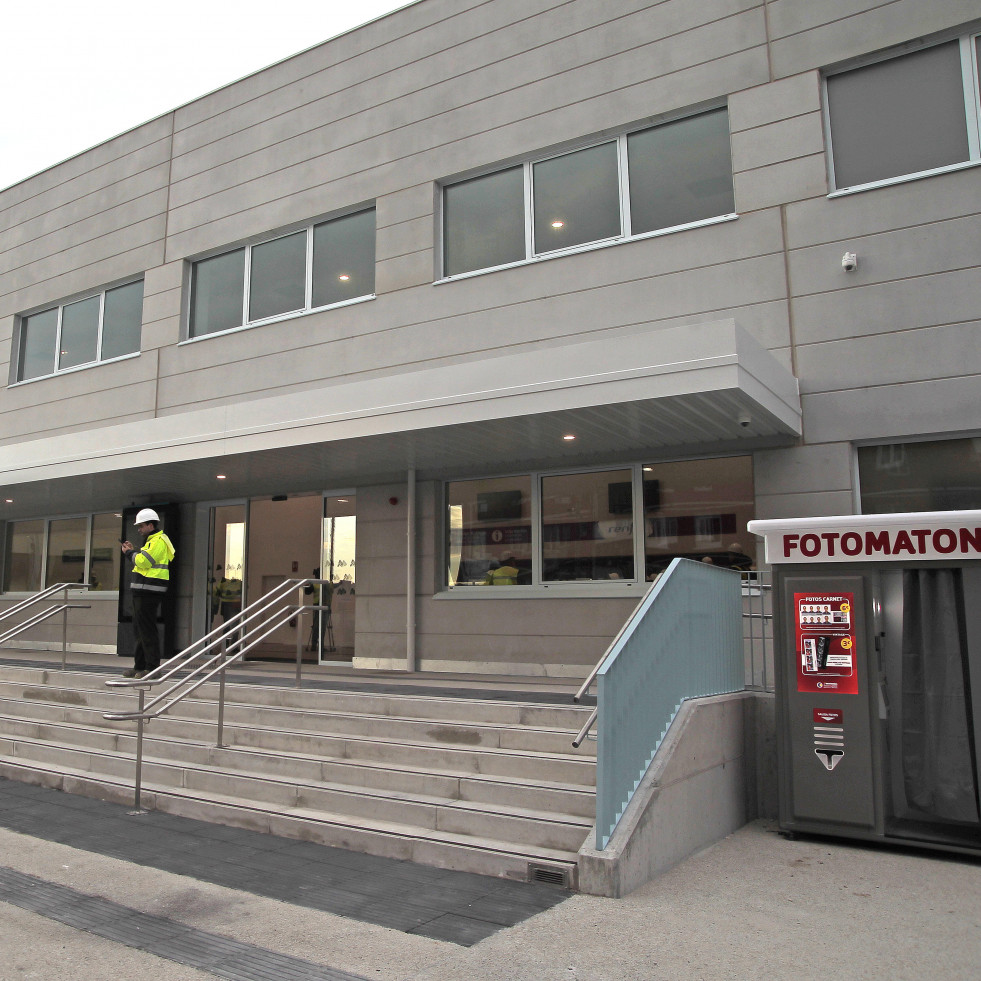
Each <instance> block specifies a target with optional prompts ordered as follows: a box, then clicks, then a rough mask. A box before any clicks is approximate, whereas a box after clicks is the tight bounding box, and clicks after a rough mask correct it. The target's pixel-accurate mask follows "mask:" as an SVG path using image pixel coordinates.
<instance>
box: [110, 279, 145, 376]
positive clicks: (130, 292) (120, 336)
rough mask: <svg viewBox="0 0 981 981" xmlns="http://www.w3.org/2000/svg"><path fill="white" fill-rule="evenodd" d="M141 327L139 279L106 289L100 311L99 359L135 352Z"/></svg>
mask: <svg viewBox="0 0 981 981" xmlns="http://www.w3.org/2000/svg"><path fill="white" fill-rule="evenodd" d="M142 326H143V281H142V280H140V282H138V283H128V284H127V285H126V286H120V287H119V288H118V289H114V290H107V291H106V304H105V309H104V311H103V314H102V360H103V361H107V360H109V359H110V358H120V357H122V356H123V355H124V354H135V353H136V352H137V351H139V349H140V332H141V329H142Z"/></svg>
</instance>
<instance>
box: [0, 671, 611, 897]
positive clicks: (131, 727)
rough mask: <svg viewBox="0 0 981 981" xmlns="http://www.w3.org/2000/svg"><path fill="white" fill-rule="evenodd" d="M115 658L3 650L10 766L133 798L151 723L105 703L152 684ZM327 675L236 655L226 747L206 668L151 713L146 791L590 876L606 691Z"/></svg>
mask: <svg viewBox="0 0 981 981" xmlns="http://www.w3.org/2000/svg"><path fill="white" fill-rule="evenodd" d="M111 676H112V675H109V674H107V673H106V672H105V671H104V670H102V671H95V670H81V669H79V670H71V669H70V670H67V671H58V670H50V669H48V668H46V667H42V666H30V665H27V664H25V665H9V664H8V665H0V776H4V777H9V778H12V779H16V780H22V781H26V782H29V783H40V784H44V785H46V786H52V787H57V788H59V789H62V790H65V791H67V792H70V793H77V794H83V795H85V796H89V797H98V798H100V799H103V800H113V801H117V802H119V803H123V804H133V803H134V790H133V779H134V770H135V763H134V761H135V755H136V724H135V723H134V722H119V721H115V722H114V721H107V720H106V719H104V718H103V713H105V712H119V711H127V710H131V709H133V708H135V705H136V698H137V695H136V692H135V690H133V689H115V690H113V689H109V688H106V687H105V681H106V680H107V679H108V678H109V677H111ZM326 684H327V682H319V683H318V687H307V688H303V689H295V688H292V687H289V685H290V681H289V680H288V679H287V678H285V677H284V678H282V679H280V680H279V681H276V680H275V679H269V678H268V677H267V678H264V679H262V681H261V683H259V682H257V680H256V678H255V677H254V676H249V675H248V674H246V673H244V672H243V673H238V674H236V673H230V675H229V678H228V682H227V683H226V703H225V714H224V737H223V742H224V745H223V746H222V747H217V746H216V745H215V742H216V737H217V697H218V686H217V684H214V685H205V686H203V687H202V688H201V689H199V690H198V691H197V692H195V693H194V695H192V696H189V697H188V698H186V699H185V700H184V701H183V702H181V703H180V705H178V706H177V707H176V708H175V709H174V710H172V713H168V714H167V715H164V716H162V717H160V718H159V719H154V720H153V721H152V722H151V723H149V724H148V725H147V727H146V730H145V735H144V744H143V761H144V762H143V792H142V803H143V806H144V807H145V808H155V809H158V810H161V811H167V812H170V813H173V814H179V815H181V816H184V817H191V818H197V819H200V820H204V821H212V822H215V823H218V824H227V825H234V826H237V827H246V828H251V829H254V830H257V831H262V832H267V833H270V834H276V835H281V836H284V837H290V838H300V839H304V840H310V841H316V842H319V843H322V844H326V845H332V846H336V847H339V848H346V849H350V850H353V851H359V852H367V853H370V854H375V855H384V856H388V857H393V858H399V859H405V860H408V861H413V862H419V863H423V864H428V865H434V866H438V867H442V868H452V869H459V870H464V871H471V872H478V873H483V874H489V875H496V876H505V877H508V878H514V879H521V880H525V879H531V880H537V881H544V882H554V883H557V884H564V885H567V886H569V887H571V888H576V883H577V877H576V867H577V866H576V863H577V854H578V850H579V847H580V846H581V845H582V843H583V841H584V839H585V838H586V836H587V834H588V832H589V830H590V829H591V827H592V825H593V821H594V812H595V749H594V747H595V744H593V743H590V742H587V743H585V744H584V745H583V746H582V747H580V748H579V749H578V750H574V749H573V748H572V740H573V738H574V737H575V734H576V732H577V731H578V730H579V728H580V727H581V726H582V724H583V722H584V721H585V720H586V718H587V717H588V715H589V712H590V709H589V708H588V707H581V706H575V705H572V704H571V700H570V701H569V703H568V704H565V703H564V702H565V701H566V700H565V699H561V701H559V702H557V703H555V704H550V703H545V702H541V701H531V700H522V698H521V696H520V694H514V695H513V696H512V695H511V694H505V697H502V693H500V692H498V693H495V695H494V697H493V698H492V699H488V698H486V697H484V698H482V697H480V695H481V693H480V691H479V690H476V689H475V690H473V691H472V692H469V693H464V694H461V693H460V692H459V691H458V690H455V691H453V692H452V694H451V693H448V692H447V693H445V694H432V693H431V689H427V693H420V692H419V691H414V690H413V689H412V688H411V687H409V686H406V687H405V688H404V689H400V690H399V692H398V693H395V694H393V693H392V692H391V689H392V685H391V684H388V685H386V686H378V687H379V688H381V687H385V689H386V690H385V691H380V690H351V689H344V688H341V687H339V686H335V687H333V688H327V687H326ZM280 686H281V687H280ZM363 687H366V688H370V686H368V685H365V686H363Z"/></svg>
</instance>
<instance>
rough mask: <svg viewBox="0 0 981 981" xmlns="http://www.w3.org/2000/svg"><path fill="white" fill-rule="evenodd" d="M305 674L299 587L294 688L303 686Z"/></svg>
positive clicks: (301, 605)
mask: <svg viewBox="0 0 981 981" xmlns="http://www.w3.org/2000/svg"><path fill="white" fill-rule="evenodd" d="M302 673H303V587H302V586H298V587H297V590H296V681H295V682H294V683H293V687H294V688H300V687H301V686H302V681H301V676H302Z"/></svg>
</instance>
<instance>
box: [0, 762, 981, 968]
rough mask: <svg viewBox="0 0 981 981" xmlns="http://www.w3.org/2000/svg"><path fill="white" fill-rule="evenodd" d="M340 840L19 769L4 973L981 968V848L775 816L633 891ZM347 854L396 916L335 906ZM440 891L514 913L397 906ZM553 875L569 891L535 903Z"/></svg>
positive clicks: (0, 785) (2, 805)
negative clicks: (97, 792) (804, 824)
mask: <svg viewBox="0 0 981 981" xmlns="http://www.w3.org/2000/svg"><path fill="white" fill-rule="evenodd" d="M124 832H125V833H124ZM239 835H241V836H242V838H241V839H240V840H239V842H238V844H239V846H240V847H244V849H245V851H244V852H240V853H239V862H236V861H235V860H234V857H233V855H234V851H235V844H234V843H235V840H236V838H237V836H239ZM257 838H261V839H264V840H262V841H258V840H257ZM114 840H117V841H118V842H119V844H118V846H117V845H114V844H112V842H113V841H114ZM185 841H186V842H187V843H189V844H190V846H191V848H190V850H189V852H188V853H187V856H188V857H187V858H186V859H184V860H183V862H182V863H177V864H170V865H169V867H168V855H169V854H170V853H171V851H172V850H173V849H175V848H179V847H180V846H181V844H182V843H184V842H185ZM209 843H210V844H209ZM263 846H265V847H263ZM335 851H336V850H333V849H322V848H321V846H313V847H311V846H310V845H309V844H305V843H302V842H289V841H284V840H279V839H272V838H269V837H268V836H253V835H251V834H250V833H249V832H236V831H235V830H234V829H228V828H219V827H210V828H209V827H207V826H205V827H201V826H199V825H198V822H194V821H187V822H185V821H183V820H182V819H175V818H172V817H170V816H168V815H163V814H158V815H154V814H148V815H143V816H141V817H136V816H131V815H128V814H126V813H125V809H124V808H121V807H119V806H117V805H109V804H102V803H101V802H99V801H92V800H88V799H86V798H74V797H70V796H69V795H65V794H61V793H59V792H57V791H48V790H45V789H43V788H37V787H31V786H28V785H25V784H17V783H14V782H11V781H0V867H2V870H0V924H2V929H0V981H15V979H16V981H26V979H28V978H44V979H45V981H69V979H70V981H115V979H116V978H119V979H123V978H126V979H131V978H133V977H134V976H139V975H140V974H144V975H147V976H152V977H153V978H154V981H208V979H209V978H215V977H219V978H228V979H230V981H259V979H260V978H262V979H276V981H292V979H294V978H295V979H297V981H315V979H316V981H364V979H377V981H735V979H738V981H744V979H752V978H757V977H767V978H772V979H774V981H789V979H792V981H810V979H815V981H816V979H821V981H823V979H825V978H828V977H833V978H835V979H836V981H859V979H879V978H888V979H890V981H922V979H923V978H925V977H930V978H935V979H937V981H976V979H977V977H978V964H979V962H981V865H979V863H978V862H977V861H976V860H973V859H970V858H965V857H963V856H946V855H943V854H939V853H930V852H921V851H912V850H903V849H896V848H885V847H870V846H864V845H860V844H853V843H849V842H843V841H831V840H822V839H806V838H801V839H798V840H796V841H788V840H786V839H784V838H783V837H781V836H780V835H778V834H777V833H776V830H775V828H774V827H773V825H772V824H769V823H767V822H755V823H753V824H750V825H747V826H746V827H745V828H743V829H741V830H740V831H739V832H737V833H736V834H734V835H731V836H730V837H729V838H727V839H725V840H724V841H721V842H719V843H718V844H716V845H713V846H712V847H711V848H709V849H706V850H705V851H704V852H702V853H700V854H698V855H696V856H694V857H692V858H690V859H688V860H687V861H686V862H684V863H682V864H681V865H679V866H677V867H676V868H674V869H672V870H671V871H669V872H667V873H666V874H664V875H662V876H660V877H659V878H657V879H656V880H654V881H653V882H651V883H648V884H647V885H646V886H643V887H642V888H641V889H639V890H637V891H636V892H635V893H633V894H632V895H630V896H627V897H626V898H624V899H620V900H611V899H600V898H597V897H593V896H583V895H570V894H568V893H561V892H547V893H546V892H545V890H549V889H550V887H546V886H541V885H535V886H530V887H529V889H521V888H516V887H520V886H522V884H521V883H507V882H500V881H498V880H493V879H492V880H490V882H489V886H488V887H489V888H490V889H491V890H495V889H497V890H499V891H497V892H494V891H492V892H485V893H483V894H481V895H475V894H473V893H468V892H467V890H466V888H463V889H455V887H454V884H453V883H454V881H455V882H457V883H458V882H460V881H462V880H460V879H458V878H457V875H456V874H452V873H450V874H447V877H446V878H443V877H442V875H441V873H440V872H439V870H435V869H423V870H421V871H420V872H417V871H416V870H415V869H414V868H410V867H409V865H408V863H401V862H394V863H393V864H392V865H390V866H388V868H387V869H385V870H382V869H381V868H380V867H373V868H368V867H363V868H362V867H360V866H359V864H358V863H360V862H362V861H364V860H365V859H366V857H365V856H358V855H355V854H346V853H345V854H340V855H338V854H334V852H335ZM325 853H327V854H325ZM246 854H247V855H248V859H247V860H245V859H244V856H245V855H246ZM367 861H368V866H373V865H374V863H376V862H378V861H379V860H377V859H368V860H367ZM250 863H251V864H250ZM343 863H349V864H347V865H345V864H343ZM236 864H238V865H239V873H238V878H237V879H236V878H235V877H232V876H230V875H229V877H228V878H227V879H226V880H225V884H219V881H218V876H217V871H216V870H219V869H221V868H223V867H227V868H228V869H231V868H233V867H234V866H235V865H236ZM332 868H334V869H336V870H337V873H336V874H337V875H339V876H345V881H344V882H343V884H342V883H341V882H340V881H338V882H337V886H336V891H337V894H338V895H340V894H341V893H342V892H343V893H347V894H348V895H350V894H352V893H354V894H356V895H360V896H361V901H362V902H363V903H364V906H363V907H362V912H363V910H364V909H365V908H367V907H368V906H370V905H371V903H372V899H373V898H375V899H377V898H378V891H379V890H381V885H380V883H384V884H385V885H386V886H387V887H389V888H391V889H392V890H393V891H392V892H391V893H385V894H384V895H383V897H382V899H383V900H388V901H389V902H388V903H387V908H388V909H389V911H391V912H392V914H393V919H392V920H391V921H389V923H387V924H383V923H382V922H369V921H367V920H366V919H364V918H358V917H359V915H360V914H358V913H356V912H354V911H350V910H349V911H348V912H341V910H342V909H343V907H342V906H334V907H330V906H329V898H330V893H331V891H332V888H333V887H332V886H331V885H330V883H331V882H333V880H332V879H330V878H328V879H327V880H326V881H325V879H324V877H325V875H326V876H330V875H331V874H332V873H330V871H329V870H330V869H332ZM341 870H346V872H345V871H341ZM393 873H394V874H393ZM420 875H421V876H423V878H419V876H420ZM426 876H432V877H433V878H429V879H427V878H425V877H426ZM465 878H466V879H468V880H469V879H471V878H476V879H481V878H482V877H470V876H466V877H465ZM312 880H317V883H318V884H319V892H318V891H317V890H316V889H314V888H313V887H312V885H311V883H312ZM362 882H363V883H364V884H363V885H362ZM290 883H294V884H295V888H293V889H292V891H290V888H289V884H290ZM405 883H410V884H411V886H410V888H409V889H408V890H404V889H403V890H402V891H401V892H397V891H395V890H398V889H400V888H401V886H403V885H404V884H405ZM305 885H308V886H311V888H309V889H304V888H302V887H303V886H305ZM525 885H527V884H525ZM358 890H362V891H361V892H359V891H358ZM365 890H370V891H371V895H369V894H368V892H367V891H365ZM413 890H415V892H414V894H413ZM444 891H445V893H446V895H445V896H442V897H440V893H442V892H444ZM434 895H435V896H437V897H439V901H440V902H442V903H443V904H444V907H445V909H444V913H443V915H444V916H446V917H452V916H453V915H454V914H453V912H452V907H453V906H454V904H455V908H456V910H457V911H458V913H459V911H461V910H464V909H465V908H466V906H467V904H479V903H480V902H481V901H483V903H484V905H483V906H482V907H480V906H479V905H474V906H473V908H474V909H477V908H480V909H482V912H481V914H480V915H481V916H487V917H489V910H490V909H491V907H492V905H493V903H492V902H491V898H492V897H495V901H496V903H497V906H498V908H499V909H500V910H508V911H510V913H511V917H510V920H511V921H512V922H513V923H514V925H513V926H508V925H507V923H506V922H502V921H505V919H506V918H505V917H504V916H503V915H498V916H497V919H496V920H494V921H492V920H491V919H489V918H488V919H486V920H485V921H484V922H485V924H489V925H490V926H491V930H490V932H489V934H488V935H486V936H485V937H484V939H482V940H478V939H477V938H476V937H475V936H472V935H471V936H469V937H467V936H464V935H463V934H457V936H456V937H455V938H440V937H439V936H438V932H437V930H435V929H430V930H429V932H428V933H427V932H425V931H424V930H423V931H421V930H420V929H419V928H418V927H413V926H412V925H411V924H409V923H406V922H396V919H395V917H396V916H397V911H398V909H399V907H403V908H404V907H406V906H408V905H410V904H412V903H413V902H414V901H415V900H421V899H422V898H423V897H425V901H426V903H427V904H428V903H430V902H432V901H433V896H434ZM532 895H535V896H536V897H539V899H536V902H537V901H539V900H540V897H541V896H543V895H544V896H547V897H549V900H550V901H546V902H544V903H542V904H541V905H540V911H539V912H537V913H534V914H532V911H531V909H529V908H524V909H522V908H521V907H522V906H523V905H526V904H527V900H528V897H530V896H532ZM311 900H312V902H311ZM529 905H530V904H529ZM379 909H381V906H379ZM464 915H466V914H464ZM468 918H469V917H468ZM436 919H438V917H437V918H436ZM436 919H434V920H430V921H429V922H430V924H432V925H435V923H436ZM448 922H450V921H444V923H448ZM392 923H394V924H395V925H391V924H392ZM468 944H469V945H468Z"/></svg>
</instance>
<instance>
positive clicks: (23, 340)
mask: <svg viewBox="0 0 981 981" xmlns="http://www.w3.org/2000/svg"><path fill="white" fill-rule="evenodd" d="M142 324H143V280H138V281H137V282H135V283H127V284H126V285H124V286H117V287H114V288H113V289H107V290H103V291H102V292H101V293H96V294H94V295H92V296H87V297H84V298H83V299H81V300H74V301H72V302H71V303H63V304H61V305H60V306H55V307H50V308H48V309H47V310H42V311H40V312H38V313H32V314H29V315H27V316H25V317H21V319H20V329H19V331H18V335H17V336H18V341H17V345H18V350H17V358H16V361H17V381H27V380H28V379H31V378H42V377H44V376H46V375H53V374H55V373H57V372H59V371H67V370H68V369H69V368H80V367H83V366H84V365H90V364H97V363H98V362H100V361H111V360H112V359H114V358H121V357H125V356H126V355H128V354H137V353H138V352H139V350H140V330H141V327H142Z"/></svg>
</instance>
